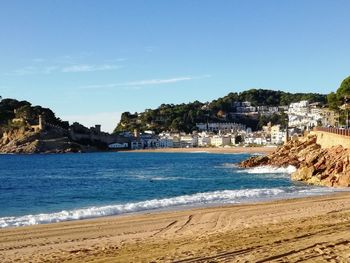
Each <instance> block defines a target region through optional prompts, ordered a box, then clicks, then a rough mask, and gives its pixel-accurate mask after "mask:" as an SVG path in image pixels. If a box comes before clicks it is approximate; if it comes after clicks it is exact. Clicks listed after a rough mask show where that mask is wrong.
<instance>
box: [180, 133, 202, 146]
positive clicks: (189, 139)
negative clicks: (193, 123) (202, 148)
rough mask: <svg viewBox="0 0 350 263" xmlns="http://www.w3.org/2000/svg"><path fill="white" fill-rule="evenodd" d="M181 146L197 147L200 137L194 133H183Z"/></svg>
mask: <svg viewBox="0 0 350 263" xmlns="http://www.w3.org/2000/svg"><path fill="white" fill-rule="evenodd" d="M180 143H181V147H182V148H185V147H197V146H198V137H197V136H194V135H183V136H181V138H180Z"/></svg>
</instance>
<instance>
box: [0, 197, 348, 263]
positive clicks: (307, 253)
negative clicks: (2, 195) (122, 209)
mask: <svg viewBox="0 0 350 263" xmlns="http://www.w3.org/2000/svg"><path fill="white" fill-rule="evenodd" d="M174 261H175V262H350V193H349V192H347V193H338V194H333V195H328V196H319V197H310V198H301V199H292V200H280V201H272V202H265V203H257V204H245V205H234V206H233V205H231V206H223V207H211V208H197V209H191V210H183V211H172V212H157V213H148V214H138V215H126V216H115V217H105V218H99V219H93V220H81V221H71V222H63V223H55V224H48V225H37V226H30V227H19V228H8V229H2V230H0V262H174Z"/></svg>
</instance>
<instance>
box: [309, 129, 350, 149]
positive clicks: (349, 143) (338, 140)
mask: <svg viewBox="0 0 350 263" xmlns="http://www.w3.org/2000/svg"><path fill="white" fill-rule="evenodd" d="M310 134H314V135H316V136H317V143H318V144H320V145H321V147H322V148H331V147H332V146H337V145H342V146H343V147H344V148H350V137H349V136H344V135H340V134H335V133H331V132H325V131H311V132H310Z"/></svg>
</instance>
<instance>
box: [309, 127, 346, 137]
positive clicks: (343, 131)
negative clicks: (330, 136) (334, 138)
mask: <svg viewBox="0 0 350 263" xmlns="http://www.w3.org/2000/svg"><path fill="white" fill-rule="evenodd" d="M314 131H322V132H330V133H334V134H338V135H342V136H349V137H350V129H341V128H331V127H329V128H328V127H315V128H314Z"/></svg>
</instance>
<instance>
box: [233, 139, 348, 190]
mask: <svg viewBox="0 0 350 263" xmlns="http://www.w3.org/2000/svg"><path fill="white" fill-rule="evenodd" d="M316 139H317V137H316V136H308V137H305V138H299V139H296V140H291V141H289V142H287V143H286V144H284V145H283V146H281V147H279V148H277V149H276V151H275V152H273V153H272V154H270V155H268V156H258V157H251V158H249V159H248V160H246V161H243V162H242V163H240V167H245V168H246V167H255V166H261V165H271V166H278V167H286V166H288V165H293V166H295V167H296V168H297V170H296V171H295V172H294V173H293V174H292V175H291V178H292V180H296V181H303V182H306V183H308V184H314V185H324V186H339V187H348V186H350V149H346V148H343V147H342V146H341V145H339V146H334V147H332V148H326V149H322V148H321V146H320V145H318V144H317V143H316Z"/></svg>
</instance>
